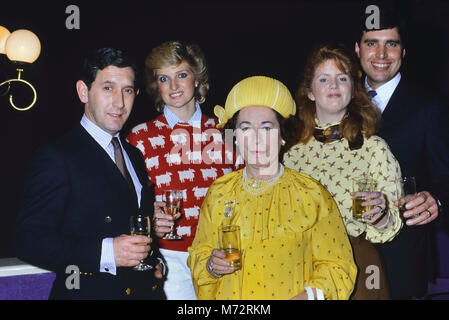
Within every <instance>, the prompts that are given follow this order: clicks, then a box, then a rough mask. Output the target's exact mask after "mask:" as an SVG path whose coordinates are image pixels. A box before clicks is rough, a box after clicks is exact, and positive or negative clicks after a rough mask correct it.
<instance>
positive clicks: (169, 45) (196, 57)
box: [145, 41, 209, 112]
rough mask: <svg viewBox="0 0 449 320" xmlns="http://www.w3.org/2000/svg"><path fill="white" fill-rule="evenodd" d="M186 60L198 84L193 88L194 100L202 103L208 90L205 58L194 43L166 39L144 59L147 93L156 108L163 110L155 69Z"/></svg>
mask: <svg viewBox="0 0 449 320" xmlns="http://www.w3.org/2000/svg"><path fill="white" fill-rule="evenodd" d="M182 62H187V64H188V65H189V66H190V69H191V71H192V73H193V74H194V77H195V81H197V83H198V86H197V87H196V88H195V101H196V102H198V103H200V104H201V103H203V102H204V101H206V94H207V91H208V90H209V76H208V72H207V66H206V60H205V58H204V54H203V52H202V51H201V49H200V47H199V46H198V45H196V44H185V43H182V42H180V41H168V42H164V43H162V44H160V45H159V46H157V47H155V48H153V49H152V50H151V52H150V53H149V54H148V56H147V58H146V59H145V74H146V85H145V89H146V91H147V93H148V94H149V95H150V96H152V97H153V99H154V104H155V107H156V110H157V111H159V112H162V111H163V107H164V101H163V100H162V97H161V95H160V94H159V90H158V87H157V81H158V79H157V77H156V71H157V69H160V68H164V67H169V66H173V65H175V66H176V65H179V64H180V63H182Z"/></svg>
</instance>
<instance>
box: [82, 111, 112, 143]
mask: <svg viewBox="0 0 449 320" xmlns="http://www.w3.org/2000/svg"><path fill="white" fill-rule="evenodd" d="M80 124H81V125H82V126H83V127H84V129H86V131H87V132H88V133H89V134H90V135H91V136H92V138H94V140H95V141H97V143H98V144H99V145H100V146H101V147H102V148H103V149H106V148H107V147H108V145H109V144H110V143H111V140H112V138H113V136H111V134H109V133H108V132H106V131H104V130H103V129H101V128H100V127H99V126H97V125H96V124H95V123H93V122H92V121H90V120H89V119H88V118H87V117H86V115H85V114H84V115H83V117H82V118H81V121H80ZM114 137H117V138H119V139H118V140H119V141H120V134H119V133H117V134H116V135H115V136H114ZM120 144H121V142H120Z"/></svg>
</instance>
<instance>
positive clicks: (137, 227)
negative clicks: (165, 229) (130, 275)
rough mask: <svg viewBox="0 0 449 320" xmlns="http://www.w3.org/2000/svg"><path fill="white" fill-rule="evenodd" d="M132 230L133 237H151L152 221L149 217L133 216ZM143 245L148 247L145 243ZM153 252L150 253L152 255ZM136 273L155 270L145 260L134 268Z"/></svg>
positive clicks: (131, 218) (131, 220) (131, 219)
mask: <svg viewBox="0 0 449 320" xmlns="http://www.w3.org/2000/svg"><path fill="white" fill-rule="evenodd" d="M130 229H131V235H132V236H147V237H149V236H150V233H151V220H150V217H148V216H142V215H137V216H131V217H130ZM142 245H146V244H145V243H143V244H142ZM152 254H153V251H151V252H150V255H152ZM133 269H134V270H136V271H147V270H151V269H153V266H152V265H149V264H147V263H145V260H140V263H139V264H138V265H137V266H135V267H134V268H133Z"/></svg>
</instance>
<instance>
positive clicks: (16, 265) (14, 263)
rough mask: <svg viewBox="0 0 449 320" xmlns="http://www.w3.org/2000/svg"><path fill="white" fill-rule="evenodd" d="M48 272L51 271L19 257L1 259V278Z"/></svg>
mask: <svg viewBox="0 0 449 320" xmlns="http://www.w3.org/2000/svg"><path fill="white" fill-rule="evenodd" d="M47 272H51V271H48V270H45V269H41V268H38V267H36V266H33V265H31V264H27V263H25V262H23V261H20V260H19V259H17V258H6V259H0V278H1V277H12V276H20V275H26V274H39V273H47Z"/></svg>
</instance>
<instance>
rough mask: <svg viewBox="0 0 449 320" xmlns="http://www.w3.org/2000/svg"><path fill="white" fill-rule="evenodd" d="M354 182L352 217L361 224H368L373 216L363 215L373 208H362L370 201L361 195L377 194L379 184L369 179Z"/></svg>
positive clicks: (359, 179)
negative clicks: (363, 193)
mask: <svg viewBox="0 0 449 320" xmlns="http://www.w3.org/2000/svg"><path fill="white" fill-rule="evenodd" d="M352 181H353V184H352V191H353V192H354V195H353V197H352V216H353V218H354V219H355V220H358V221H360V222H368V221H370V220H371V216H364V215H363V214H364V213H365V212H368V211H370V210H372V209H373V206H362V203H363V202H365V201H368V200H369V199H365V198H364V197H363V196H361V195H360V194H359V193H360V192H375V190H376V187H377V183H376V181H375V180H373V179H371V178H367V177H359V178H354V179H353V180H352Z"/></svg>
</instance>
